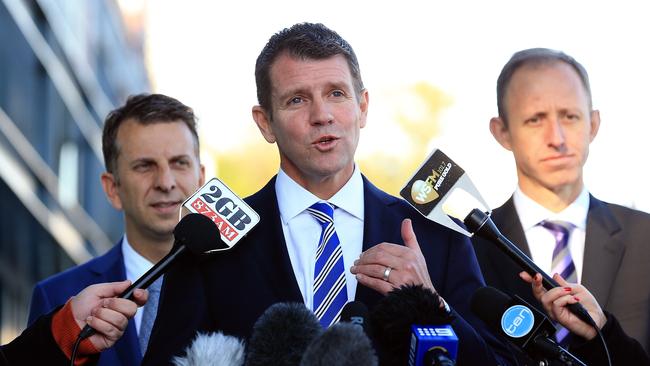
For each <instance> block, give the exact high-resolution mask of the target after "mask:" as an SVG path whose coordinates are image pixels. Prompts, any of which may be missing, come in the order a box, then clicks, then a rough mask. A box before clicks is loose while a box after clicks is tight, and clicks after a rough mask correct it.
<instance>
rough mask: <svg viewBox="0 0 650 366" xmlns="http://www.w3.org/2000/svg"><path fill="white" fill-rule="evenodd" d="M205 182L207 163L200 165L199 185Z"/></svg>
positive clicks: (201, 185)
mask: <svg viewBox="0 0 650 366" xmlns="http://www.w3.org/2000/svg"><path fill="white" fill-rule="evenodd" d="M204 184H205V165H203V164H200V165H199V187H203V185H204Z"/></svg>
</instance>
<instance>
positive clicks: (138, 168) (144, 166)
mask: <svg viewBox="0 0 650 366" xmlns="http://www.w3.org/2000/svg"><path fill="white" fill-rule="evenodd" d="M149 167H151V164H148V163H142V164H136V165H135V166H133V169H134V170H136V171H139V172H140V171H145V170H147V169H149Z"/></svg>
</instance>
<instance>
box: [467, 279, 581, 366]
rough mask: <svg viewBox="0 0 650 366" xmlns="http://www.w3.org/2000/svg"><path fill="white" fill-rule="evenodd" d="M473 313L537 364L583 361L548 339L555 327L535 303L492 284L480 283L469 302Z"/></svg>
mask: <svg viewBox="0 0 650 366" xmlns="http://www.w3.org/2000/svg"><path fill="white" fill-rule="evenodd" d="M470 306H471V309H472V312H473V313H474V314H476V315H477V316H478V317H479V318H480V319H481V320H482V321H483V322H485V324H487V326H488V327H489V328H490V329H492V330H493V331H494V332H496V333H498V334H500V335H501V336H503V337H505V338H506V339H507V340H508V341H509V342H510V343H512V344H514V345H515V346H517V347H518V348H520V349H522V350H523V351H524V352H525V353H526V354H528V355H529V356H530V357H532V359H533V360H535V362H539V363H538V364H539V365H583V366H584V363H583V362H582V361H580V360H579V359H577V358H576V357H575V356H573V355H572V354H570V353H569V352H568V351H566V350H565V349H564V348H562V347H560V345H558V344H557V343H555V341H553V340H552V337H553V334H554V333H555V327H554V326H553V324H552V323H551V321H550V320H549V319H548V318H547V317H546V316H545V315H544V314H542V313H541V312H540V311H539V310H537V309H536V308H535V307H533V306H530V305H529V304H528V303H526V301H524V300H523V299H521V298H520V297H519V296H517V295H515V297H514V298H512V297H510V296H508V295H506V294H504V293H503V292H501V291H499V290H497V289H495V288H493V287H481V288H479V289H477V290H476V292H474V295H472V300H471V303H470Z"/></svg>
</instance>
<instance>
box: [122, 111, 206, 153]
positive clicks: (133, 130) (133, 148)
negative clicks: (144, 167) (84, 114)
mask: <svg viewBox="0 0 650 366" xmlns="http://www.w3.org/2000/svg"><path fill="white" fill-rule="evenodd" d="M161 139H162V140H161ZM115 146H116V148H117V152H118V158H119V157H120V156H122V155H124V152H128V153H129V155H138V156H151V157H153V156H159V155H170V156H171V155H187V154H192V153H195V154H198V151H197V148H198V145H197V141H196V137H195V136H194V134H192V132H191V130H190V128H189V127H188V126H187V125H186V124H185V122H183V121H181V120H174V121H150V122H146V123H142V122H140V121H137V120H127V121H125V122H124V123H123V124H122V125H121V126H120V129H119V130H118V134H117V138H116V141H115ZM132 158H137V156H133V157H132Z"/></svg>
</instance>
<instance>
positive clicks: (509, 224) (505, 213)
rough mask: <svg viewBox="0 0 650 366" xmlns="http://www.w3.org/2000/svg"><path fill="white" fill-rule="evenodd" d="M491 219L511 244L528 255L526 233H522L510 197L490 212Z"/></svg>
mask: <svg viewBox="0 0 650 366" xmlns="http://www.w3.org/2000/svg"><path fill="white" fill-rule="evenodd" d="M492 220H493V221H494V223H495V224H496V226H497V228H499V230H500V231H501V233H502V234H503V235H505V237H506V238H508V239H510V241H511V242H512V243H513V244H515V245H516V246H517V247H518V248H519V249H520V250H521V251H522V252H524V253H525V254H526V255H527V256H528V257H530V248H529V247H528V242H527V241H526V234H524V229H523V227H522V226H521V221H519V215H517V210H516V209H515V203H514V201H513V199H512V197H510V199H509V200H507V201H506V203H504V204H503V206H501V207H499V208H497V209H495V210H494V211H493V212H492Z"/></svg>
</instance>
